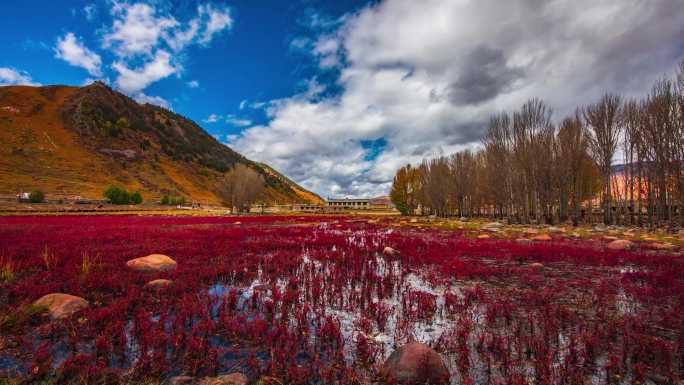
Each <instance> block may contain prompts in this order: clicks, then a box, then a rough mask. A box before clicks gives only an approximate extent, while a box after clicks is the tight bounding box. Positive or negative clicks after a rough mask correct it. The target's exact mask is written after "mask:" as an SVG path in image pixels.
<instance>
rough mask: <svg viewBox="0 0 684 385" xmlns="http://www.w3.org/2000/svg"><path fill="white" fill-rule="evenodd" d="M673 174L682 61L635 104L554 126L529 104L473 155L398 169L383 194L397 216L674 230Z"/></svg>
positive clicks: (682, 213)
mask: <svg viewBox="0 0 684 385" xmlns="http://www.w3.org/2000/svg"><path fill="white" fill-rule="evenodd" d="M618 155H619V158H623V159H624V165H623V166H622V167H621V172H619V173H614V166H615V165H614V159H616V157H618ZM683 166H684V62H682V63H681V64H680V66H679V70H678V73H677V75H676V77H675V78H674V79H668V78H664V79H662V80H659V81H658V82H656V84H655V85H654V86H653V88H652V90H651V91H650V93H649V94H648V95H646V96H645V97H643V98H642V99H639V100H637V99H628V100H625V99H623V98H622V97H621V96H620V95H615V94H605V95H604V96H603V97H602V98H601V99H600V100H599V101H597V102H596V103H594V104H590V105H587V106H582V107H578V108H577V109H576V111H575V113H574V115H572V116H569V117H566V118H565V119H564V120H562V121H561V122H560V124H558V125H556V124H554V123H553V121H552V119H551V110H550V108H549V107H548V106H547V105H546V104H545V103H544V102H543V101H542V100H539V99H532V100H530V101H528V102H527V103H525V104H524V105H523V106H522V108H520V110H518V111H515V112H513V113H512V114H510V113H508V112H501V113H499V114H496V115H494V116H492V117H491V120H490V123H489V126H488V129H487V132H486V134H485V136H484V138H483V139H482V149H481V150H479V151H476V152H471V151H468V150H466V151H461V152H458V153H455V154H453V155H451V156H442V157H438V158H434V159H429V160H428V159H426V160H423V162H422V163H421V164H420V165H417V166H411V165H407V166H405V167H402V168H401V169H399V170H398V171H397V173H396V175H395V177H394V182H393V185H392V190H391V193H390V195H391V198H392V201H393V202H394V204H395V205H396V206H397V208H398V209H399V210H400V211H401V212H402V213H403V214H417V213H422V214H435V215H438V216H453V215H457V216H465V217H471V216H494V217H499V218H506V219H508V220H510V221H511V222H514V223H530V222H531V221H536V222H538V223H541V222H546V223H550V224H551V223H556V222H564V221H568V220H572V222H573V223H574V224H577V223H579V222H582V221H591V220H592V219H591V218H592V213H594V212H599V215H600V216H601V217H602V220H603V222H604V223H605V224H632V225H645V224H648V225H652V226H655V225H665V224H673V225H674V224H679V225H684V208H683V207H682V203H683V202H684V168H683Z"/></svg>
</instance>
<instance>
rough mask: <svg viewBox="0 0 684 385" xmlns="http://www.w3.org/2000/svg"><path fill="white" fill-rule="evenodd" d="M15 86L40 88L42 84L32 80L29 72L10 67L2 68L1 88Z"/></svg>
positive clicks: (0, 71) (0, 76) (0, 68)
mask: <svg viewBox="0 0 684 385" xmlns="http://www.w3.org/2000/svg"><path fill="white" fill-rule="evenodd" d="M13 85H22V86H39V85H40V83H36V82H34V81H33V80H31V76H30V75H29V74H28V73H27V72H24V71H18V70H15V69H14V68H9V67H0V86H13Z"/></svg>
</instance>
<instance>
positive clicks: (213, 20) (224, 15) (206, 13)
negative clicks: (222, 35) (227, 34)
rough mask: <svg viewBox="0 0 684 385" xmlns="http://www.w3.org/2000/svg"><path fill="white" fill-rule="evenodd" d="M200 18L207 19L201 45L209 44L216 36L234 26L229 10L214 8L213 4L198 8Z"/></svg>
mask: <svg viewBox="0 0 684 385" xmlns="http://www.w3.org/2000/svg"><path fill="white" fill-rule="evenodd" d="M197 10H198V12H199V15H200V17H202V18H206V19H207V21H206V26H205V28H204V33H203V34H202V37H201V38H200V40H199V41H200V43H202V44H207V43H209V42H210V41H211V40H212V39H213V38H214V35H215V34H217V33H219V32H221V31H223V30H225V29H230V28H231V27H232V26H233V19H232V18H231V17H230V10H229V9H228V8H225V7H224V8H214V6H212V5H211V4H205V5H200V6H199V7H198V8H197Z"/></svg>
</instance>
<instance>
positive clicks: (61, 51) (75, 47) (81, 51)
mask: <svg viewBox="0 0 684 385" xmlns="http://www.w3.org/2000/svg"><path fill="white" fill-rule="evenodd" d="M55 57H57V58H58V59H62V60H64V61H66V62H67V63H69V64H71V65H72V66H76V67H81V68H83V69H85V70H86V71H88V73H89V74H91V75H93V76H102V69H101V66H102V59H100V55H98V54H96V53H95V52H93V51H91V50H89V49H88V48H87V47H86V46H85V45H83V43H81V42H80V41H79V39H78V38H76V35H74V34H73V33H72V32H68V33H67V34H66V35H64V36H63V37H60V38H58V39H57V46H56V47H55Z"/></svg>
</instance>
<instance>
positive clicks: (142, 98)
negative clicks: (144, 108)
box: [133, 92, 171, 110]
mask: <svg viewBox="0 0 684 385" xmlns="http://www.w3.org/2000/svg"><path fill="white" fill-rule="evenodd" d="M133 99H135V101H136V102H138V103H140V104H145V103H149V104H154V105H156V106H159V107H164V108H166V109H168V110H170V109H171V103H169V102H168V101H167V100H166V99H164V98H162V97H160V96H150V95H145V94H144V93H142V92H140V93H138V94H136V95H135V96H134V97H133Z"/></svg>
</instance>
